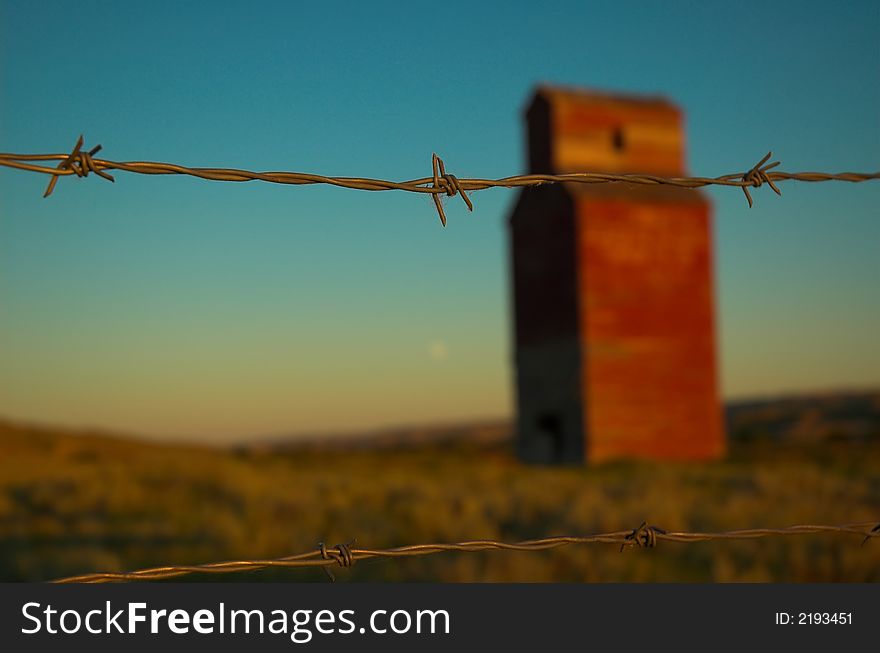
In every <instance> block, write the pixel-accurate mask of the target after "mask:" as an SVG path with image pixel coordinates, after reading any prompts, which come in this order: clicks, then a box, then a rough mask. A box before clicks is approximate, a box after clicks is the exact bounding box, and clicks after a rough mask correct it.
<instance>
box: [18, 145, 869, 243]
mask: <svg viewBox="0 0 880 653" xmlns="http://www.w3.org/2000/svg"><path fill="white" fill-rule="evenodd" d="M82 147H83V137H82V136H80V137H79V140H78V141H77V143H76V145H75V146H74V148H73V150H72V151H71V152H70V153H69V154H15V153H0V166H5V167H7V168H14V169H17V170H26V171H30V172H37V173H42V174H47V175H51V176H52V179H51V180H50V181H49V186H48V187H47V189H46V193H45V195H44V197H48V196H49V195H51V194H52V192H53V191H54V189H55V184H56V183H57V181H58V179H59V177H65V176H70V175H76V176H77V177H87V176H88V175H89V173H90V172H94V173H95V174H97V175H99V176H101V177H103V178H104V179H107V180H108V181H111V182H112V181H114V179H113V177H112V176H111V175H110V174H108V173H107V172H106V171H107V170H122V171H124V172H132V173H136V174H143V175H188V176H191V177H198V178H200V179H206V180H210V181H236V182H245V181H264V182H268V183H273V184H288V185H294V186H299V185H311V184H328V185H332V186H338V187H340V188H349V189H353V190H366V191H388V190H402V191H407V192H411V193H427V194H430V195H431V196H432V198H433V200H434V205H435V207H436V209H437V213H438V215H439V217H440V222H441V223H442V224H443V226H446V213H445V211H444V209H443V204H442V202H441V199H440V196H441V195H446V196H447V197H455V196H456V195H459V196H461V198H462V201H464V203H465V204H466V205H467V208H468V210H469V211H473V203H472V202H471V199H470V197H469V196H468V192H469V191H480V190H486V189H488V188H524V187H529V186H540V185H543V184H606V183H615V182H617V183H628V184H638V185H645V186H657V185H666V186H676V187H679V188H702V187H704V186H713V185H714V186H735V187H738V188H741V189H742V191H743V193H744V194H745V196H746V200H747V201H748V203H749V207H751V206H752V205H753V201H752V196H751V194H750V193H749V189H750V188H760V187H761V186H762V185H764V184H767V185H768V186H770V188H771V189H772V190H773V191H774V192H775V193H776V194H777V195H781V191H780V190H779V187H778V186H777V185H776V184H777V182H783V181H804V182H810V183H815V182H825V181H847V182H852V183H858V182H863V181H869V180H876V179H880V172H868V173H863V172H836V173H828V172H781V171H778V170H774V168H776V166H778V165H779V162H778V161H774V162H772V163H767V161H768V160H769V159H770V157H771V156H772V152H768V153H767V155H766V156H764V157H763V158H762V159H761V160H760V161H759V162H758V163H757V164H756V165H754V166H753V167H752V168H750V169H749V170H748V171H746V172H741V173H733V174H728V175H721V176H719V177H662V176H657V175H644V174H611V173H597V172H576V173H565V174H529V175H514V176H512V177H502V178H500V179H479V178H477V179H464V178H458V177H456V176H455V175H453V174H449V173H447V172H446V166H445V164H444V162H443V160H442V159H441V158H440V157H439V156H437V154H434V155H433V156H432V175H431V176H430V177H422V178H419V179H410V180H408V181H387V180H384V179H370V178H367V177H330V176H324V175H318V174H312V173H305V172H285V171H276V172H253V171H250V170H240V169H237V168H201V167H196V168H191V167H187V166H182V165H177V164H174V163H162V162H157V161H126V162H120V161H110V160H107V159H96V158H94V155H95V154H96V153H97V152H98V151H99V150H100V149H101V146H100V145H98V146H96V147H94V148H92V149H91V150H89V151H83V150H82ZM42 161H58V162H59V163H58V165H57V166H56V167H54V168H52V167H49V166H46V165H38V164H37V163H35V162H42Z"/></svg>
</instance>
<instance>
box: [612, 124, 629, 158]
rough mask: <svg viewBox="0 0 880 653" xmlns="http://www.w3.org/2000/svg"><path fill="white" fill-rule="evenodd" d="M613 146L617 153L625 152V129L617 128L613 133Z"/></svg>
mask: <svg viewBox="0 0 880 653" xmlns="http://www.w3.org/2000/svg"><path fill="white" fill-rule="evenodd" d="M611 145H612V147H614V151H615V152H623V148H624V146H625V145H626V143H625V142H624V140H623V129H621V128H620V127H615V128H614V131H613V132H612V133H611Z"/></svg>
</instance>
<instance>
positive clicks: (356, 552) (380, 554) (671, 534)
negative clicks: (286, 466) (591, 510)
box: [53, 522, 880, 583]
mask: <svg viewBox="0 0 880 653" xmlns="http://www.w3.org/2000/svg"><path fill="white" fill-rule="evenodd" d="M816 533H847V534H851V535H861V536H863V537H864V539H863V540H862V545H864V544H865V543H866V542H867V541H868V540H870V539H872V538H875V537H880V524H877V523H874V522H863V523H858V524H842V525H838V526H825V525H814V524H800V525H797V526H788V527H785V528H751V529H746V530H735V531H724V532H720V533H691V532H685V531H667V530H665V529H662V528H659V527H657V526H649V525H648V523H647V522H642V524H641V525H640V526H639V527H638V528H635V529H633V530H629V531H615V532H612V533H600V534H596V535H582V536H557V537H545V538H542V539H537V540H525V541H523V542H515V543H508V542H498V541H495V540H472V541H468V542H454V543H451V544H411V545H409V546H400V547H396V548H392V549H360V548H355V547H354V541H352V542H349V543H348V544H337V545H336V546H335V547H333V548H328V547H326V546H325V545H324V543H323V542H322V543H320V544H319V545H318V548H317V549H315V550H313V551H307V552H306V553H300V554H297V555H292V556H287V557H284V558H272V559H262V560H259V559H258V560H235V561H228V562H211V563H207V564H201V565H169V566H164V567H153V568H150V569H141V570H139V571H131V572H122V573H114V572H107V573H96V574H83V575H79V576H70V577H67V578H61V579H59V580H56V581H53V582H55V583H112V582H118V581H149V580H161V579H167V578H179V577H180V576H187V575H190V574H228V573H235V572H243V571H256V570H258V569H266V568H269V567H274V568H290V567H322V568H324V569H325V570H326V571H327V572H329V567H330V566H333V565H338V566H340V567H351V566H352V565H353V564H354V563H355V562H357V561H358V560H367V559H369V558H403V557H413V556H426V555H433V554H435V553H442V552H449V551H456V552H465V553H473V552H476V551H490V550H507V551H543V550H545V549H555V548H557V547H561V546H568V545H572V544H598V543H603V544H620V550H621V551H623V550H624V549H625V548H627V547H638V548H652V547H655V546H657V543H658V542H661V541H667V542H684V543H694V542H708V541H717V540H751V539H756V538H763V537H774V536H785V535H806V534H816ZM328 575H329V577H330V579H331V580H333V575H332V574H329V573H328Z"/></svg>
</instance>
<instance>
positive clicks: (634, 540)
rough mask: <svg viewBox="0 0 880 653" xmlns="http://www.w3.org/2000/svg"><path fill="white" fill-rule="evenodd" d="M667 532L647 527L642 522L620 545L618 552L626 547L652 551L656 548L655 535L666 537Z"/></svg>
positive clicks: (645, 523)
mask: <svg viewBox="0 0 880 653" xmlns="http://www.w3.org/2000/svg"><path fill="white" fill-rule="evenodd" d="M666 534H667V531H665V530H663V529H662V528H658V527H657V526H648V522H646V521H643V522H642V523H641V525H639V527H638V528H634V529H633V530H632V532H631V533H630V534H629V535H627V536H626V537H625V538H624V540H623V542H622V543H621V544H620V552H621V553H623V549H624V548H625V547H628V546H638V547H639V548H642V547H646V548H649V549H653V548H654V547H655V546H657V535H666Z"/></svg>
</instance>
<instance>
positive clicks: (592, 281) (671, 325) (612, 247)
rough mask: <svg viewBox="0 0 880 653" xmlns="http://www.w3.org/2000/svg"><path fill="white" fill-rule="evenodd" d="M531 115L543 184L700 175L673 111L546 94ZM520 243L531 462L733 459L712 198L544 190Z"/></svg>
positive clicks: (609, 189)
mask: <svg viewBox="0 0 880 653" xmlns="http://www.w3.org/2000/svg"><path fill="white" fill-rule="evenodd" d="M526 117H527V122H528V150H529V152H528V158H529V168H530V172H531V173H564V172H587V171H589V172H610V173H645V174H655V175H662V176H680V175H684V174H685V164H684V150H685V140H684V130H683V125H682V122H683V119H682V112H681V110H679V109H678V108H677V107H676V106H675V105H673V104H671V103H670V102H668V101H666V100H664V99H662V98H641V97H628V96H621V95H607V94H601V93H594V92H588V91H582V90H572V89H562V88H551V87H545V88H540V89H538V91H537V92H536V94H535V96H534V98H533V100H532V102H531V103H530V105H529V108H528V111H527V113H526ZM510 233H511V255H512V271H513V274H512V277H513V304H514V317H515V319H514V322H515V349H516V352H515V363H516V385H517V448H518V452H519V455H520V457H521V458H522V459H523V460H525V461H527V462H537V463H582V462H585V461H588V462H596V461H602V460H607V459H612V458H621V457H639V458H654V459H692V460H701V459H711V458H717V457H719V456H721V455H722V454H723V453H724V449H725V441H724V432H723V427H722V423H721V409H720V405H719V400H718V387H717V370H716V353H715V327H714V307H713V287H712V286H713V284H712V245H711V235H710V205H709V202H708V200H707V199H706V197H705V195H703V194H702V193H701V192H699V191H696V190H689V189H680V188H674V187H670V186H637V185H634V184H621V183H613V184H595V185H587V184H566V185H559V184H553V185H546V186H538V187H534V188H529V189H524V190H523V191H522V193H521V195H520V196H519V200H518V202H517V204H516V207H515V208H514V210H513V212H512V214H511V216H510Z"/></svg>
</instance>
